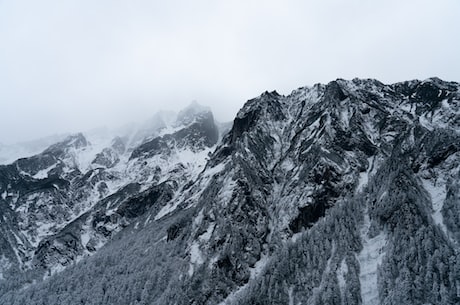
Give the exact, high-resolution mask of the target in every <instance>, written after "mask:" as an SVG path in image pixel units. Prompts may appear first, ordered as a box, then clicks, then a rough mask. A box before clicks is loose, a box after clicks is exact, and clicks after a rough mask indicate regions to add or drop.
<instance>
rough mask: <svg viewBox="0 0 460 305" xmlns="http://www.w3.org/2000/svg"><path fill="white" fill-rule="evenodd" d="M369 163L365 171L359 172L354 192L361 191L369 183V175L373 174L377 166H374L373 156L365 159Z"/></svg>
mask: <svg viewBox="0 0 460 305" xmlns="http://www.w3.org/2000/svg"><path fill="white" fill-rule="evenodd" d="M367 163H368V164H369V166H368V168H367V170H366V171H365V172H362V173H359V180H358V186H357V187H356V193H358V192H361V191H362V190H363V188H364V187H365V186H366V185H367V184H368V183H369V177H370V176H372V175H374V174H375V172H376V170H377V167H376V166H375V156H374V157H370V158H368V159H367Z"/></svg>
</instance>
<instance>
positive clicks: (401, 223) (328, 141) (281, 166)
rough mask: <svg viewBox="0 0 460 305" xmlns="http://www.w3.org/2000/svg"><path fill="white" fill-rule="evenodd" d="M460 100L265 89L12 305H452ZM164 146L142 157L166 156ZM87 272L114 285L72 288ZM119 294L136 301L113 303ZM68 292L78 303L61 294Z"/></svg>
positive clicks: (336, 88)
mask: <svg viewBox="0 0 460 305" xmlns="http://www.w3.org/2000/svg"><path fill="white" fill-rule="evenodd" d="M458 88H459V85H458V84H457V83H453V82H444V81H442V80H440V79H437V78H432V79H428V80H425V81H417V80H415V81H408V82H402V83H396V84H392V85H385V84H383V83H381V82H379V81H376V80H370V79H367V80H362V79H353V80H351V81H345V80H341V79H338V80H336V81H332V82H330V83H328V84H326V85H322V84H316V85H314V86H312V87H303V88H300V89H297V90H294V91H293V92H292V93H291V94H290V95H288V96H282V95H279V94H278V93H276V92H265V93H263V94H262V95H261V96H259V97H257V98H255V99H252V100H249V101H248V102H247V103H246V104H245V105H244V106H243V108H242V109H241V110H240V111H239V112H238V114H237V116H236V118H235V120H234V122H233V126H232V128H231V130H230V131H229V132H228V133H227V134H226V135H224V137H223V138H222V140H221V141H220V142H219V143H218V144H217V146H213V147H212V149H210V150H207V151H209V153H210V154H209V157H208V158H209V160H206V158H203V159H201V160H205V162H204V163H202V165H201V167H197V169H199V170H197V171H196V172H195V174H194V175H191V176H189V177H185V179H184V178H182V179H181V176H182V173H183V172H181V171H179V175H174V174H173V175H171V176H170V177H171V178H169V179H164V178H163V179H159V180H158V182H159V184H157V185H156V186H155V189H149V188H147V189H142V188H138V187H134V192H133V194H131V195H134V197H133V198H136V199H135V200H131V201H130V199H128V200H127V201H123V202H124V208H122V209H121V210H119V211H125V212H121V213H122V214H123V213H125V214H124V215H125V216H126V215H131V216H132V215H134V220H133V221H132V222H130V223H129V224H126V226H125V227H124V229H122V230H120V231H119V233H118V234H114V235H113V239H112V241H111V242H108V243H107V244H106V246H104V247H102V248H100V249H99V250H98V251H96V252H95V254H94V255H93V256H92V257H90V258H86V259H84V260H83V261H82V262H80V263H79V264H75V265H73V264H71V265H70V266H69V267H68V268H67V270H65V271H63V272H62V273H59V274H57V275H54V276H51V277H49V279H48V280H47V281H45V282H43V283H38V284H36V285H35V286H34V285H32V286H31V287H30V288H28V290H25V291H23V292H24V294H23V295H19V294H18V293H16V292H15V291H14V289H13V290H12V289H10V292H8V293H7V294H6V295H5V297H3V298H0V303H1V302H3V303H5V304H6V302H7V301H11V303H9V304H14V303H13V302H19V303H20V300H23V301H24V300H27V302H29V304H34V303H33V302H37V303H38V302H40V300H44V299H45V295H46V294H50V295H52V297H49V301H50V304H60V301H59V300H58V299H59V298H67V299H68V300H69V302H70V303H78V302H80V301H82V302H85V303H88V304H91V302H92V303H94V304H126V303H129V302H133V303H135V302H139V303H142V302H144V303H145V304H174V303H177V304H218V303H221V302H222V304H224V303H225V304H297V303H299V302H302V303H308V304H421V303H429V302H431V303H436V304H455V303H456V302H458V301H459V300H460V297H459V295H458V293H457V291H458V287H459V283H458V281H456V280H455V279H456V278H459V276H460V268H459V266H460V260H459V256H458V249H459V248H458V243H459V242H460V239H459V237H458V236H460V234H459V232H460V230H459V229H460V228H459V227H458V225H457V223H458V222H457V220H458V219H459V215H460V213H459V211H460V203H459V198H460V194H459V191H458V187H457V186H458V182H457V181H458V177H460V176H459V175H460V171H459V169H460V159H459V155H460V153H459V148H460V135H459V130H460V128H459V127H460V126H459V124H460V94H459V91H458ZM204 130H206V128H205V129H204ZM189 135H196V133H195V132H193V131H192V132H191V133H189V134H187V133H186V134H185V136H184V137H182V134H181V136H180V137H179V139H191V142H190V143H192V145H193V143H197V139H203V137H204V138H205V139H206V137H207V135H208V133H207V132H204V133H201V134H198V137H193V136H189ZM214 135H215V134H214ZM214 135H213V136H211V138H212V139H215V138H214ZM164 137H165V136H163V137H162V138H161V139H163V138H164ZM166 138H168V137H166ZM157 141H158V140H157ZM176 142H177V141H176ZM179 142H180V141H179ZM146 143H149V142H146ZM190 143H188V144H187V145H189V144H190ZM198 143H202V144H203V143H208V142H206V141H201V142H200V141H198ZM209 143H214V145H215V144H216V142H214V141H211V142H209ZM157 144H158V145H157ZM157 144H155V145H153V144H151V145H146V146H144V147H143V149H142V150H141V151H144V152H145V154H142V153H136V154H135V156H136V157H139V158H141V157H142V156H147V157H149V156H152V154H153V156H155V155H158V154H157V153H156V151H161V154H163V153H164V152H166V154H167V152H168V151H169V149H170V148H169V146H168V144H164V145H163V144H159V143H157ZM205 146H206V145H205ZM174 147H176V146H174ZM214 148H215V149H214ZM141 162H142V161H141ZM157 162H158V161H155V162H154V163H157ZM142 164H143V163H142ZM152 169H154V167H153V168H152V167H151V168H150V169H148V170H147V171H145V172H144V173H147V172H151V171H152ZM151 177H152V176H151ZM152 179H156V178H152ZM147 180H148V179H147ZM141 181H145V180H142V179H141ZM178 181H179V183H178V185H175V183H176V184H177V182H178ZM160 185H161V187H160ZM180 185H181V186H180ZM158 188H160V189H158ZM136 193H139V196H137V195H135V194H136ZM155 194H159V196H156V195H155ZM161 194H163V195H161ZM136 196H137V197H136ZM162 196H163V197H162ZM155 198H164V199H159V200H156V199H155ZM116 205H117V204H116ZM101 206H104V205H103V204H102V203H101ZM107 206H108V205H105V207H107ZM139 209H140V210H141V211H140V212H139ZM105 210H107V208H106V209H105ZM105 210H104V208H102V209H101V210H100V211H101V214H100V216H101V217H102V219H106V217H108V219H110V215H107V213H105V212H106V211H105ZM133 213H134V214H133ZM118 214H120V213H118ZM112 217H113V216H112ZM129 217H130V216H129ZM129 217H128V218H129ZM104 221H105V220H102V223H103V222H104ZM96 227H97V226H96ZM141 232H142V233H141ZM153 246H154V247H153ZM117 249H118V250H117ZM120 249H123V251H122V252H123V253H124V256H126V258H125V257H124V256H116V254H115V253H117V251H119V250H120ZM114 251H115V252H114ZM376 252H377V254H378V255H377V254H376ZM143 253H144V254H143ZM145 253H148V255H147V254H145ZM409 257H415V259H412V260H411V259H409ZM115 258H116V259H115ZM129 258H131V259H129ZM132 258H138V259H139V261H140V262H142V264H139V265H134V264H133V263H132ZM114 259H115V261H116V263H115V261H114ZM84 266H87V267H84ZM90 266H91V268H94V270H97V272H100V273H101V274H103V276H109V275H110V277H112V279H111V280H105V281H104V282H103V283H104V285H105V287H106V288H104V289H102V290H97V289H99V288H97V287H94V288H89V287H85V286H84V285H79V284H75V283H74V282H73V281H72V280H71V279H72V278H75V277H82V278H84V279H85V281H88V282H94V281H96V280H95V279H96V278H97V276H96V274H97V273H96V271H94V270H91V268H90ZM102 266H104V268H102ZM85 268H90V269H85ZM119 268H122V269H123V270H125V271H124V272H122V273H117V272H116V270H117V269H119ZM82 270H85V271H82ZM123 276H125V277H127V279H125V280H123ZM123 282H124V283H125V286H126V287H130V288H129V289H130V292H128V291H124V292H120V291H117V287H118V285H117V283H123ZM414 283H417V284H416V285H414ZM66 285H77V286H76V287H77V290H76V292H75V294H69V293H67V294H66V293H63V292H60V291H64V290H65V289H66V288H65V287H68V286H66ZM96 286H97V285H96ZM96 291H97V293H96ZM77 292H78V293H77ZM90 294H91V295H93V296H94V298H93V299H89V298H88V295H90ZM54 298H57V299H54ZM53 302H54V303H53Z"/></svg>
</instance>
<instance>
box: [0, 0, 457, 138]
mask: <svg viewBox="0 0 460 305" xmlns="http://www.w3.org/2000/svg"><path fill="white" fill-rule="evenodd" d="M459 29H460V1H458V0H430V1H424V0H399V1H394V0H390V1H369V0H361V1H358V0H348V1H344V0H342V1H339V0H322V1H320V0H318V1H293V0H291V1H289V0H284V1H272V0H268V1H267V0H265V1H251V0H232V1H219V0H209V1H177V0H172V1H146V0H145V1H143V0H137V1H136V0H131V1H127V0H126V1H119V0H98V1H94V0H92V1H89V0H65V1H59V0H55V1H49V0H41V1H34V0H29V1H23V0H0V110H1V119H0V142H4V143H12V142H16V141H22V140H27V139H32V138H36V137H39V136H44V135H48V134H53V133H61V132H67V131H71V132H72V131H79V130H88V129H90V128H92V127H97V126H101V125H106V124H108V125H117V124H123V123H125V122H129V121H133V120H138V119H145V118H147V117H149V116H151V115H152V114H153V113H155V112H156V111H157V110H159V109H173V110H174V109H179V108H181V107H184V106H185V105H187V104H188V103H190V101H192V100H197V101H198V102H199V103H201V104H205V105H209V106H211V107H212V108H213V111H214V113H215V115H216V117H217V119H219V120H221V121H226V120H231V119H233V116H234V115H235V113H236V112H237V110H238V109H239V108H240V107H241V106H242V105H243V103H244V102H245V101H246V100H247V99H249V98H252V97H254V96H257V95H259V94H260V93H261V92H263V91H265V90H275V89H276V90H278V92H280V93H284V94H288V93H289V92H290V91H291V90H293V89H295V88H297V87H300V86H304V85H312V84H314V83H317V82H328V81H330V80H333V79H336V78H339V77H340V78H347V79H350V78H353V77H365V78H368V77H369V78H377V79H380V80H381V81H383V82H396V81H402V80H406V79H413V78H419V79H425V78H428V77H431V76H438V77H440V78H443V79H446V80H454V81H459V80H460V59H459V54H460V39H459V37H460V36H459Z"/></svg>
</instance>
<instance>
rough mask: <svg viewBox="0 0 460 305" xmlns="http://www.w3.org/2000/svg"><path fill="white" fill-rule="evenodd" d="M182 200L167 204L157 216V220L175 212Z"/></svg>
mask: <svg viewBox="0 0 460 305" xmlns="http://www.w3.org/2000/svg"><path fill="white" fill-rule="evenodd" d="M179 203H180V200H173V201H172V202H169V203H167V204H166V205H165V206H164V207H162V208H161V210H160V211H159V212H158V213H157V215H156V216H155V220H158V219H160V218H162V217H163V216H166V215H168V214H169V213H171V212H172V211H174V210H175V209H176V208H177V207H178V206H179Z"/></svg>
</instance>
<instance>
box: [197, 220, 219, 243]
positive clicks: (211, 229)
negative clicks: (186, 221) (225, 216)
mask: <svg viewBox="0 0 460 305" xmlns="http://www.w3.org/2000/svg"><path fill="white" fill-rule="evenodd" d="M215 226H216V224H215V223H211V224H209V226H208V228H207V229H206V232H204V233H203V234H201V235H200V237H199V239H200V240H201V241H202V242H207V241H209V240H210V239H211V236H212V232H214V227H215Z"/></svg>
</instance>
